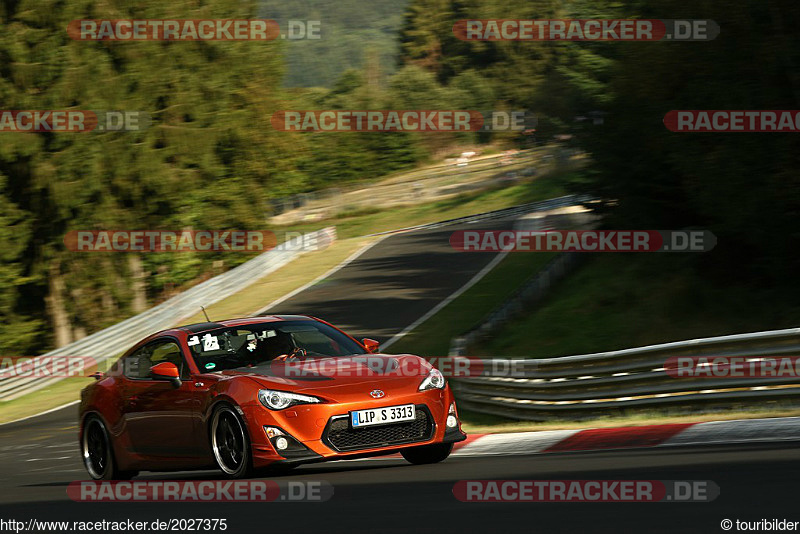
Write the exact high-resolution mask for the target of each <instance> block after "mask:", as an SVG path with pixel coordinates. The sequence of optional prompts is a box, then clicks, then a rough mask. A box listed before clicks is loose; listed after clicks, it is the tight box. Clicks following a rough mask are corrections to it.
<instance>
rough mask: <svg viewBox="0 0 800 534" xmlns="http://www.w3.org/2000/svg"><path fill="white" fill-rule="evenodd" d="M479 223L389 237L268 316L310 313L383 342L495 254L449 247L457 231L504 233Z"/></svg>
mask: <svg viewBox="0 0 800 534" xmlns="http://www.w3.org/2000/svg"><path fill="white" fill-rule="evenodd" d="M512 227H513V220H498V221H481V222H477V223H474V224H460V225H453V226H446V227H442V228H436V229H427V230H419V231H415V232H406V233H400V234H396V235H391V236H389V237H387V238H385V239H383V240H382V241H381V242H379V243H378V244H376V245H375V246H373V247H372V248H370V249H369V250H367V251H366V252H365V253H364V254H362V255H361V256H359V257H358V258H357V259H356V260H355V261H353V262H352V263H350V264H349V265H347V266H345V267H344V268H342V269H341V270H339V271H337V272H336V273H334V274H333V275H332V276H330V277H328V278H327V279H325V280H323V281H321V282H320V283H318V284H315V285H313V286H311V287H309V288H308V289H306V290H305V291H303V292H301V293H299V294H297V295H295V296H294V297H291V298H289V299H287V300H285V301H283V302H281V303H280V304H278V305H277V306H275V307H274V308H271V309H270V310H268V311H267V312H266V313H269V314H273V313H274V314H293V313H298V314H304V315H305V314H309V315H314V316H316V317H319V318H321V319H325V320H326V321H329V322H331V323H333V324H334V325H336V326H338V327H339V328H342V329H343V330H345V331H346V332H348V333H349V334H351V335H354V336H356V337H370V338H373V339H376V340H378V341H380V342H382V343H383V342H385V341H386V340H388V339H390V338H391V337H392V336H394V335H395V334H397V333H399V332H401V331H402V330H403V329H404V328H406V327H407V326H409V325H410V324H412V323H413V322H414V321H416V320H417V319H418V318H419V317H421V316H423V315H424V314H425V313H427V312H428V311H429V310H431V309H432V308H434V307H435V306H436V305H437V304H439V303H440V302H441V301H442V300H443V299H445V298H447V297H448V296H450V295H451V294H452V293H453V292H455V291H456V290H458V289H459V288H460V287H461V286H463V285H464V284H466V283H467V282H468V281H469V280H470V279H471V278H472V277H473V276H475V274H476V273H478V272H479V271H480V270H481V269H483V268H484V267H485V266H486V265H487V264H489V263H490V262H491V261H492V259H494V257H495V256H496V254H495V253H492V252H485V253H484V252H482V253H464V252H459V251H457V250H455V249H453V248H452V247H451V246H450V243H449V239H450V234H452V233H453V232H455V231H457V230H505V229H511V228H512Z"/></svg>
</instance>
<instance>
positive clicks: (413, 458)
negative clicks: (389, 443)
mask: <svg viewBox="0 0 800 534" xmlns="http://www.w3.org/2000/svg"><path fill="white" fill-rule="evenodd" d="M451 452H453V444H452V443H434V444H433V445H423V446H421V447H414V448H411V449H404V450H402V451H400V454H402V455H403V458H405V459H406V460H407V461H409V462H411V463H412V464H435V463H438V462H441V461H443V460H445V459H446V458H447V457H448V456H450V453H451Z"/></svg>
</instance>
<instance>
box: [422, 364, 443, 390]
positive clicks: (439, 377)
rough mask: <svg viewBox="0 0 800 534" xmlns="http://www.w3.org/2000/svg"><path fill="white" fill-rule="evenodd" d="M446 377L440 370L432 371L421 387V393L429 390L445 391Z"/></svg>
mask: <svg viewBox="0 0 800 534" xmlns="http://www.w3.org/2000/svg"><path fill="white" fill-rule="evenodd" d="M444 383H445V382H444V375H443V374H442V373H441V372H440V371H439V370H438V369H431V371H430V373H428V376H426V377H425V380H423V381H422V384H420V385H419V391H425V390H428V389H443V388H444Z"/></svg>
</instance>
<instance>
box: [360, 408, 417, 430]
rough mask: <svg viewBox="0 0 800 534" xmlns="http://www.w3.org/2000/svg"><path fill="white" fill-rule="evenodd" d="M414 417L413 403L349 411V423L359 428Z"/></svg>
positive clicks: (408, 419)
mask: <svg viewBox="0 0 800 534" xmlns="http://www.w3.org/2000/svg"><path fill="white" fill-rule="evenodd" d="M415 417H416V411H415V409H414V405H413V404H406V405H404V406H387V407H386V408H372V409H370V410H358V411H355V412H350V424H351V426H352V427H353V428H361V427H363V426H370V425H385V424H388V423H400V422H403V421H413V420H414V418H415Z"/></svg>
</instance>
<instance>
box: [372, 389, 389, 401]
mask: <svg viewBox="0 0 800 534" xmlns="http://www.w3.org/2000/svg"><path fill="white" fill-rule="evenodd" d="M384 395H386V393H384V392H383V391H381V390H380V389H373V390H372V391H370V392H369V396H370V397H372V398H373V399H380V398H381V397H383V396H384Z"/></svg>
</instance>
